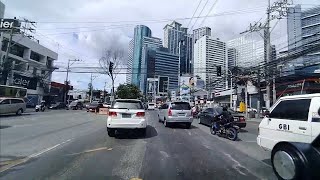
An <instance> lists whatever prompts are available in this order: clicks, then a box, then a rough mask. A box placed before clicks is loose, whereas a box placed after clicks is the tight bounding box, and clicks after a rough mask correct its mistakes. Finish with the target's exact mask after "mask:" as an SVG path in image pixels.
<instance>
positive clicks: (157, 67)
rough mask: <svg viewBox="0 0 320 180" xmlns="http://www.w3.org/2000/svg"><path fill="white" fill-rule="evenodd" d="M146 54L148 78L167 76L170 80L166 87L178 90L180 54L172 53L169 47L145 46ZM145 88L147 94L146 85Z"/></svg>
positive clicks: (169, 89)
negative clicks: (154, 47)
mask: <svg viewBox="0 0 320 180" xmlns="http://www.w3.org/2000/svg"><path fill="white" fill-rule="evenodd" d="M144 54H145V55H144V58H145V59H146V60H145V61H146V62H147V71H146V74H147V78H159V77H167V78H168V81H169V82H168V83H167V84H168V85H166V86H167V87H166V88H165V89H168V91H171V90H176V89H177V88H178V74H179V56H178V55H176V54H173V53H170V52H169V49H168V48H163V47H160V48H157V49H152V48H145V49H144ZM160 85H161V84H159V86H160ZM140 87H141V86H140ZM144 88H145V89H143V91H142V92H144V94H145V93H146V91H147V90H146V86H144ZM159 89H161V87H159Z"/></svg>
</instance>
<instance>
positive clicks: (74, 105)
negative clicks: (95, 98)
mask: <svg viewBox="0 0 320 180" xmlns="http://www.w3.org/2000/svg"><path fill="white" fill-rule="evenodd" d="M82 108H83V104H82V102H80V101H72V102H71V103H70V104H69V106H67V109H68V110H69V109H72V110H78V109H80V110H82Z"/></svg>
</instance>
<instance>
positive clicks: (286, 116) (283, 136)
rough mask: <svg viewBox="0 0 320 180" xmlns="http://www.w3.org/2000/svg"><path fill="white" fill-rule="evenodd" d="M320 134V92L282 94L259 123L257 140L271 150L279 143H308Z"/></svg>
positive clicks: (264, 147) (260, 144) (263, 146)
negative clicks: (293, 94) (283, 95)
mask: <svg viewBox="0 0 320 180" xmlns="http://www.w3.org/2000/svg"><path fill="white" fill-rule="evenodd" d="M319 134H320V93H317V94H306V95H295V96H286V97H281V98H280V99H279V100H278V101H277V102H276V103H275V104H274V105H273V106H272V107H271V108H270V112H268V111H266V116H265V117H264V118H263V119H262V121H261V123H260V124H259V135H258V137H257V143H258V145H259V146H261V147H262V148H263V149H267V150H271V149H273V148H274V146H275V145H276V144H278V143H280V142H301V143H311V142H312V141H313V140H314V139H315V138H316V137H317V136H318V135H319Z"/></svg>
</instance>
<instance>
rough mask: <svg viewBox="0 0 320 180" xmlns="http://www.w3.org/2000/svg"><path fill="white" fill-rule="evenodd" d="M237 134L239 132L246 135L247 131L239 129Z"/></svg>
mask: <svg viewBox="0 0 320 180" xmlns="http://www.w3.org/2000/svg"><path fill="white" fill-rule="evenodd" d="M239 132H240V133H247V132H248V131H247V130H245V129H240V130H239Z"/></svg>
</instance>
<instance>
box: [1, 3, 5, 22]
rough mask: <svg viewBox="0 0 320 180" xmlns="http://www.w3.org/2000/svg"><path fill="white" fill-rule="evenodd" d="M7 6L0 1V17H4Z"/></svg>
mask: <svg viewBox="0 0 320 180" xmlns="http://www.w3.org/2000/svg"><path fill="white" fill-rule="evenodd" d="M5 9H6V6H5V5H4V4H3V3H2V2H1V1H0V18H3V17H4V12H5Z"/></svg>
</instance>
